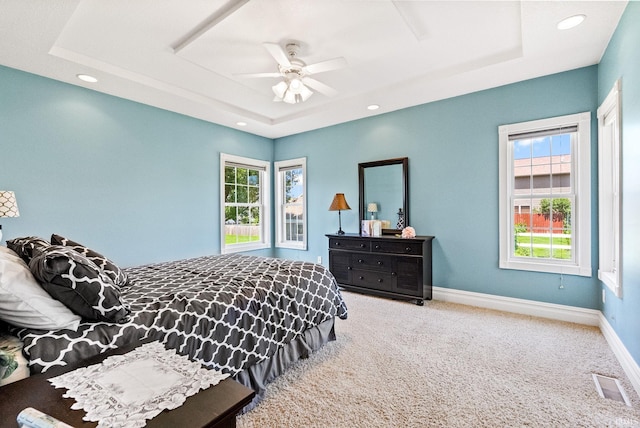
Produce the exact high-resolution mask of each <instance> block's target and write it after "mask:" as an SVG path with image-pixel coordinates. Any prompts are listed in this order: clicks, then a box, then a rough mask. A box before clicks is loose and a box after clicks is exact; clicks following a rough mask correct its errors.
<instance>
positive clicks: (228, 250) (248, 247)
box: [221, 243, 271, 254]
mask: <svg viewBox="0 0 640 428" xmlns="http://www.w3.org/2000/svg"><path fill="white" fill-rule="evenodd" d="M265 248H271V246H270V245H268V244H264V243H259V244H237V245H233V246H227V247H224V248H222V251H221V253H222V254H232V253H242V252H245V251H253V250H262V249H265Z"/></svg>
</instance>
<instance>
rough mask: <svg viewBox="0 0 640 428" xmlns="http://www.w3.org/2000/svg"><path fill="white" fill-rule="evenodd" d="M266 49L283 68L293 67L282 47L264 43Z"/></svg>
mask: <svg viewBox="0 0 640 428" xmlns="http://www.w3.org/2000/svg"><path fill="white" fill-rule="evenodd" d="M263 45H264V47H265V48H266V49H267V50H268V51H269V53H270V54H271V56H272V57H273V58H274V59H275V60H276V61H277V62H278V64H280V65H281V66H283V67H287V68H288V67H291V62H289V57H288V55H287V53H286V52H285V51H284V49H282V47H281V46H280V45H279V44H277V43H266V42H265V43H263Z"/></svg>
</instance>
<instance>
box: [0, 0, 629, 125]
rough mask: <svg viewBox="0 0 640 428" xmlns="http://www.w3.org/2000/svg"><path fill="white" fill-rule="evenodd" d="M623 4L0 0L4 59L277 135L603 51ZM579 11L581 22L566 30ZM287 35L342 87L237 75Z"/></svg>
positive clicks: (554, 68)
mask: <svg viewBox="0 0 640 428" xmlns="http://www.w3.org/2000/svg"><path fill="white" fill-rule="evenodd" d="M626 4H627V2H626V1H602V2H598V1H522V2H521V1H466V2H462V1H390V0H189V1H185V0H109V1H104V0H0V64H2V65H6V66H8V67H13V68H16V69H20V70H24V71H27V72H31V73H35V74H38V75H42V76H46V77H50V78H52V79H56V80H60V81H63V82H67V83H71V84H73V85H80V86H84V87H87V88H90V89H93V90H96V91H100V92H104V93H107V94H111V95H115V96H118V97H122V98H126V99H130V100H133V101H138V102H141V103H145V104H149V105H152V106H156V107H159V108H163V109H166V110H170V111H174V112H178V113H182V114H185V115H189V116H193V117H196V118H200V119H203V120H206V121H210V122H214V123H218V124H221V125H225V126H229V127H232V128H237V129H242V130H244V131H247V132H251V133H253V134H257V135H262V136H265V137H269V138H278V137H282V136H286V135H291V134H296V133H300V132H304V131H308V130H311V129H317V128H321V127H325V126H330V125H334V124H337V123H342V122H346V121H350V120H354V119H359V118H362V117H367V116H371V115H374V114H380V113H385V112H389V111H393V110H398V109H401V108H405V107H409V106H414V105H418V104H423V103H427V102H431V101H435V100H439V99H443V98H448V97H452V96H456V95H461V94H465V93H470V92H475V91H478V90H482V89H487V88H491V87H496V86H500V85H504V84H508V83H512V82H517V81H521V80H525V79H530V78H534V77H538V76H543V75H547V74H552V73H557V72H561V71H566V70H571V69H575V68H579V67H584V66H588V65H592V64H597V63H598V62H599V61H600V58H601V56H602V54H603V52H604V50H605V48H606V46H607V44H608V42H609V39H610V38H611V35H612V34H613V31H614V30H615V27H616V26H617V24H618V20H619V19H620V16H621V15H622V13H623V11H624V8H625V7H626ZM575 14H585V15H586V16H587V19H586V20H585V21H584V23H583V24H582V25H581V26H579V27H576V28H574V29H571V30H565V31H559V30H557V29H556V25H557V23H558V22H559V21H560V20H562V19H563V18H566V17H568V16H571V15H575ZM290 41H296V42H298V43H299V44H300V46H301V49H300V52H299V58H300V59H302V60H303V61H304V62H306V63H307V64H313V63H317V62H321V61H325V60H329V59H333V58H337V57H343V58H344V59H345V60H346V61H347V64H348V65H347V67H345V68H343V69H340V70H334V71H328V72H325V73H320V74H315V75H313V78H315V79H317V80H319V81H321V82H322V83H325V84H327V85H329V86H331V87H332V88H334V89H336V90H337V92H338V94H337V95H336V96H334V97H327V96H324V95H322V94H320V93H315V94H314V95H313V96H312V97H311V98H310V99H309V100H307V101H306V102H304V103H300V104H295V105H291V104H285V103H282V102H279V103H276V102H273V92H272V90H271V86H272V85H274V84H275V83H277V82H278V79H276V78H270V77H267V78H254V79H248V78H244V77H239V76H235V74H238V73H257V72H276V71H277V64H276V62H275V60H274V58H273V57H272V56H271V55H270V54H269V52H268V51H267V50H266V49H265V47H264V46H263V43H264V42H270V43H278V44H280V45H282V46H284V45H285V44H286V43H287V42H290ZM78 73H86V74H91V75H93V76H95V77H97V78H98V79H99V82H98V83H94V84H90V83H85V82H82V81H80V80H78V79H77V78H76V77H75V76H76V74H78ZM374 103H375V104H378V105H380V109H378V110H376V111H373V112H372V111H369V110H367V108H366V107H367V105H369V104H374ZM239 121H243V122H246V124H247V125H246V126H244V127H240V126H239V125H237V122H239Z"/></svg>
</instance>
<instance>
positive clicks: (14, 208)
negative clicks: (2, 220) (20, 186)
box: [0, 190, 20, 241]
mask: <svg viewBox="0 0 640 428" xmlns="http://www.w3.org/2000/svg"><path fill="white" fill-rule="evenodd" d="M0 217H20V211H18V203H17V202H16V195H15V193H13V192H12V191H10V190H0ZM0 241H2V225H0Z"/></svg>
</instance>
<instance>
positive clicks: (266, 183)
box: [220, 153, 271, 254]
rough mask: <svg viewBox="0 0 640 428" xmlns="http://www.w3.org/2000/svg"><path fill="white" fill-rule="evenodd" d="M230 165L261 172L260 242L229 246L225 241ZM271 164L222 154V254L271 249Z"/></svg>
mask: <svg viewBox="0 0 640 428" xmlns="http://www.w3.org/2000/svg"><path fill="white" fill-rule="evenodd" d="M228 164H234V165H242V166H246V167H248V168H251V167H254V168H256V169H259V170H261V171H260V202H261V223H260V226H261V228H260V238H261V239H260V240H259V241H255V242H249V243H242V244H232V245H227V244H226V240H225V182H224V181H225V174H224V173H225V167H226V166H227V165H228ZM270 177H271V163H270V162H268V161H263V160H258V159H251V158H245V157H241V156H235V155H230V154H226V153H220V252H221V253H222V254H228V253H237V252H241V251H251V250H259V249H263V248H271V233H270V230H271V215H270V213H271V202H270V201H271V179H270Z"/></svg>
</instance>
